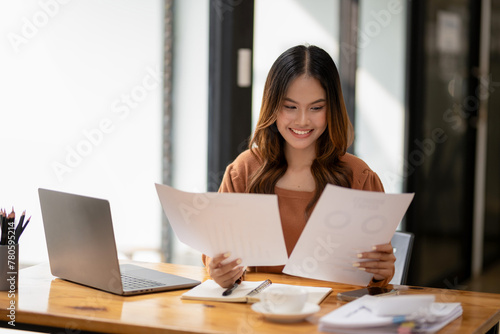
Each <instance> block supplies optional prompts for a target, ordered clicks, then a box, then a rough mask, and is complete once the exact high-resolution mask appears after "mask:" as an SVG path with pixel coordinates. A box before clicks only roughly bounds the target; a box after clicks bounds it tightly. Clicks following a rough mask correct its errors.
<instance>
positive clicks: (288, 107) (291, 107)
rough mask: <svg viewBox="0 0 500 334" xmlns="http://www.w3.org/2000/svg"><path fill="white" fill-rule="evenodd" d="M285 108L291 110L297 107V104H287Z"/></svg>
mask: <svg viewBox="0 0 500 334" xmlns="http://www.w3.org/2000/svg"><path fill="white" fill-rule="evenodd" d="M285 109H290V110H292V109H296V108H295V106H287V105H285Z"/></svg>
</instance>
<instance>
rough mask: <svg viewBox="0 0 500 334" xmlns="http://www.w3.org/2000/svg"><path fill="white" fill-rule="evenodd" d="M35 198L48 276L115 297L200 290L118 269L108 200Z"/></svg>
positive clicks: (44, 193)
mask: <svg viewBox="0 0 500 334" xmlns="http://www.w3.org/2000/svg"><path fill="white" fill-rule="evenodd" d="M38 194H39V197H40V205H41V209H42V218H43V225H44V229H45V238H46V241H47V249H48V254H49V262H50V269H51V272H52V275H54V276H57V277H60V278H62V279H65V280H68V281H72V282H75V283H79V284H83V285H86V286H89V287H93V288H96V289H100V290H104V291H107V292H111V293H114V294H118V295H137V294H143V293H149V292H157V291H169V290H178V289H186V288H191V287H194V286H196V285H198V284H200V281H196V280H192V279H189V278H186V277H181V276H177V275H173V274H168V273H163V272H160V271H157V270H152V269H147V268H143V267H141V266H137V265H133V264H122V265H120V264H119V261H118V254H117V251H116V243H115V237H114V233H113V223H112V220H111V209H110V205H109V202H108V201H107V200H104V199H98V198H92V197H86V196H81V195H75V194H69V193H64V192H59V191H54V190H49V189H42V188H40V189H38Z"/></svg>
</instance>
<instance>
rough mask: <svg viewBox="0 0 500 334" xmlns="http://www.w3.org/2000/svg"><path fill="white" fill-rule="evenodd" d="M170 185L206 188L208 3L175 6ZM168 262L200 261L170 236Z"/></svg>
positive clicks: (189, 1) (186, 0)
mask: <svg viewBox="0 0 500 334" xmlns="http://www.w3.org/2000/svg"><path fill="white" fill-rule="evenodd" d="M174 24H175V27H174V31H175V37H174V80H173V116H172V117H173V119H172V122H173V124H172V126H173V133H172V135H173V139H172V145H173V146H172V154H173V157H172V164H173V175H172V176H173V179H172V185H173V186H174V187H175V188H177V189H181V190H184V191H190V192H205V191H206V189H207V140H208V41H209V34H208V32H209V2H208V1H199V0H182V1H176V3H175V6H174ZM171 262H173V263H184V264H201V254H200V253H199V252H197V251H195V250H193V249H192V248H190V247H188V246H185V245H184V244H182V243H181V242H179V241H178V239H177V238H176V237H174V256H173V259H172V260H171Z"/></svg>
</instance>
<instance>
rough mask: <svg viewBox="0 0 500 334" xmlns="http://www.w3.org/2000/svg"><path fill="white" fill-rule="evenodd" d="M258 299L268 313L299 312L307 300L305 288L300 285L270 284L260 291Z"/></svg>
mask: <svg viewBox="0 0 500 334" xmlns="http://www.w3.org/2000/svg"><path fill="white" fill-rule="evenodd" d="M260 301H261V303H262V306H263V308H264V309H265V310H266V311H267V312H269V313H300V312H301V311H302V309H303V308H304V305H305V304H306V302H307V290H306V289H304V288H303V287H300V286H270V287H269V288H268V289H266V290H264V291H263V292H262V293H261V299H260Z"/></svg>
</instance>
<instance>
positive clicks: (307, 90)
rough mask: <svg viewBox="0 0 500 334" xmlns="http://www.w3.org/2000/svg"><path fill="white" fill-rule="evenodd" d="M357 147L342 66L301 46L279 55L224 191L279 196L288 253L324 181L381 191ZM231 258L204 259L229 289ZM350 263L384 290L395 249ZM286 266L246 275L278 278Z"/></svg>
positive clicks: (234, 265)
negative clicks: (355, 153)
mask: <svg viewBox="0 0 500 334" xmlns="http://www.w3.org/2000/svg"><path fill="white" fill-rule="evenodd" d="M351 143H352V125H351V123H350V121H349V118H348V116H347V112H346V108H345V105H344V98H343V95H342V90H341V87H340V79H339V74H338V71H337V68H336V66H335V64H334V62H333V60H332V58H331V57H330V56H329V55H328V53H326V52H325V51H324V50H322V49H320V48H318V47H316V46H302V45H299V46H296V47H292V48H290V49H288V50H287V51H285V52H284V53H283V54H281V55H280V56H279V57H278V59H277V60H276V61H275V62H274V64H273V66H272V67H271V70H270V71H269V74H268V77H267V80H266V84H265V87H264V96H263V99H262V107H261V111H260V116H259V120H258V123H257V126H256V129H255V133H254V135H253V138H252V140H251V141H250V144H249V149H248V150H247V151H245V152H243V153H241V154H240V155H239V156H238V157H237V158H236V160H235V161H234V162H233V163H232V164H230V165H229V166H228V167H227V169H226V172H225V175H224V178H223V180H222V184H221V186H220V189H219V191H220V192H246V193H265V194H277V195H278V206H279V210H280V216H281V224H282V228H283V235H284V237H285V244H286V247H287V252H288V255H290V254H291V252H292V250H293V248H294V247H295V244H296V243H297V240H298V238H299V236H300V234H301V233H302V230H303V229H304V226H305V224H306V222H307V218H308V216H309V215H310V214H311V212H312V210H313V208H314V205H315V204H316V202H317V200H318V198H319V196H320V195H321V193H322V191H323V189H324V188H325V186H326V184H327V183H332V184H334V185H339V186H342V187H348V188H353V189H362V190H370V191H384V189H383V186H382V183H381V182H380V179H379V178H378V176H377V175H376V174H375V173H374V172H373V171H372V170H371V169H370V168H369V167H368V166H367V165H366V164H365V163H364V162H363V161H362V160H361V159H359V158H357V157H355V156H353V155H351V154H348V153H346V150H347V147H348V146H349V145H350V144H351ZM229 255H230V254H228V253H226V254H219V255H217V256H215V257H214V258H209V257H207V256H205V255H203V262H204V264H205V265H206V266H207V269H208V272H209V274H210V276H211V277H212V279H213V280H214V281H215V282H217V283H218V284H219V285H220V286H222V287H230V286H232V285H233V284H234V282H235V281H236V280H238V279H239V278H240V277H241V276H242V275H243V273H244V271H245V269H246V268H243V267H241V266H239V264H240V263H241V259H236V260H234V261H231V262H229V263H225V262H223V261H224V260H225V259H226V258H228V257H229ZM358 257H360V259H363V260H365V262H356V263H353V266H355V267H358V268H359V269H360V270H365V271H366V272H368V273H372V274H374V276H373V280H372V282H371V284H370V285H372V286H373V285H377V286H382V285H386V284H387V283H388V282H389V281H390V280H391V278H392V276H393V275H394V261H395V257H394V254H393V250H392V246H391V244H390V243H389V244H385V245H377V246H374V250H373V251H371V252H365V253H361V254H359V255H358ZM282 269H283V266H277V267H252V268H248V270H253V271H265V272H277V273H280V272H281V271H282Z"/></svg>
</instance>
